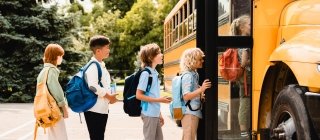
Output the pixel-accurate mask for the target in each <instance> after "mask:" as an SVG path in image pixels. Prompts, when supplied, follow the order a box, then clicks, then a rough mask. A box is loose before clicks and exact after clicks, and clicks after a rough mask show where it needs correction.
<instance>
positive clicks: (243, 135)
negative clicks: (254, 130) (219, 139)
mask: <svg viewBox="0 0 320 140" xmlns="http://www.w3.org/2000/svg"><path fill="white" fill-rule="evenodd" d="M249 136H250V132H247V131H242V132H241V133H240V137H241V138H244V139H249Z"/></svg>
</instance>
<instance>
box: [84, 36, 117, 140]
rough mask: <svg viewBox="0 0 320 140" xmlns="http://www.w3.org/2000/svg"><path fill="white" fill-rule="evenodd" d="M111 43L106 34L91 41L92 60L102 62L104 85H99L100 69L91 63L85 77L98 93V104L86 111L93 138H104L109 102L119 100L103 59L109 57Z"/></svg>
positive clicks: (90, 86) (100, 139) (95, 139)
mask: <svg viewBox="0 0 320 140" xmlns="http://www.w3.org/2000/svg"><path fill="white" fill-rule="evenodd" d="M110 44H111V42H110V40H109V39H108V38H107V37H105V36H94V37H92V38H91V39H90V42H89V46H90V49H91V51H92V52H93V57H91V60H90V61H97V62H98V63H99V64H100V67H101V71H102V77H101V81H100V82H101V83H102V86H100V85H99V81H98V69H97V66H96V65H95V64H92V65H90V66H89V67H88V69H87V71H86V72H85V78H86V81H87V83H88V87H89V89H90V90H91V91H93V92H94V93H95V94H97V95H98V98H97V102H96V104H95V105H94V106H93V107H92V108H90V109H89V110H88V111H86V112H84V117H85V119H86V123H87V127H88V131H89V135H90V139H91V140H104V133H105V128H106V124H107V120H108V113H109V103H111V104H113V103H115V102H116V101H117V99H116V95H117V94H111V89H110V84H111V79H110V74H109V72H108V70H107V69H106V66H105V63H104V62H103V61H102V60H103V59H105V58H108V57H109V53H110ZM89 63H90V62H89Z"/></svg>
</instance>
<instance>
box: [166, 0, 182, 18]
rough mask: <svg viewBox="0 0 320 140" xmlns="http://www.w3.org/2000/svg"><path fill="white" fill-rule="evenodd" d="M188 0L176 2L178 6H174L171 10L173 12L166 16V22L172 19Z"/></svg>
mask: <svg viewBox="0 0 320 140" xmlns="http://www.w3.org/2000/svg"><path fill="white" fill-rule="evenodd" d="M186 1H187V0H179V2H178V3H177V4H176V6H174V7H173V9H172V10H171V12H170V13H169V14H168V16H167V17H166V19H165V20H164V23H167V22H168V20H170V19H171V17H173V16H174V14H176V13H177V11H179V9H180V7H181V6H183V4H184V3H185V2H186Z"/></svg>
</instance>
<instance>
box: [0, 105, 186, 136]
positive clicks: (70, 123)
mask: <svg viewBox="0 0 320 140" xmlns="http://www.w3.org/2000/svg"><path fill="white" fill-rule="evenodd" d="M32 106H33V104H31V103H29V104H18V103H8V104H0V124H1V125H0V139H1V140H31V139H33V132H34V118H33V107H32ZM122 106H123V103H122V102H118V103H116V104H112V105H110V113H109V118H108V123H107V127H106V133H105V140H142V139H143V134H142V120H141V118H140V117H129V116H127V115H126V114H125V113H124V112H123V109H122ZM161 112H162V115H163V117H164V121H165V125H164V126H163V127H162V131H163V134H164V140H179V139H181V136H182V129H181V128H179V127H177V126H176V124H175V123H174V121H173V120H171V118H170V113H169V109H168V104H161ZM81 116H82V117H81V118H82V124H81V123H80V119H79V114H77V113H74V112H72V111H71V110H70V114H69V118H68V119H66V120H65V122H66V127H67V133H68V137H69V140H89V134H88V132H87V127H86V124H85V119H84V116H83V114H81ZM46 137H47V136H46V135H45V134H44V131H43V129H42V128H39V129H38V136H37V138H38V140H46Z"/></svg>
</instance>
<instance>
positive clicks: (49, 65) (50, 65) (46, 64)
mask: <svg viewBox="0 0 320 140" xmlns="http://www.w3.org/2000/svg"><path fill="white" fill-rule="evenodd" d="M43 67H44V68H46V67H53V68H55V69H56V70H57V71H58V72H60V70H59V69H58V68H57V66H55V65H53V64H51V63H44V65H43Z"/></svg>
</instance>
